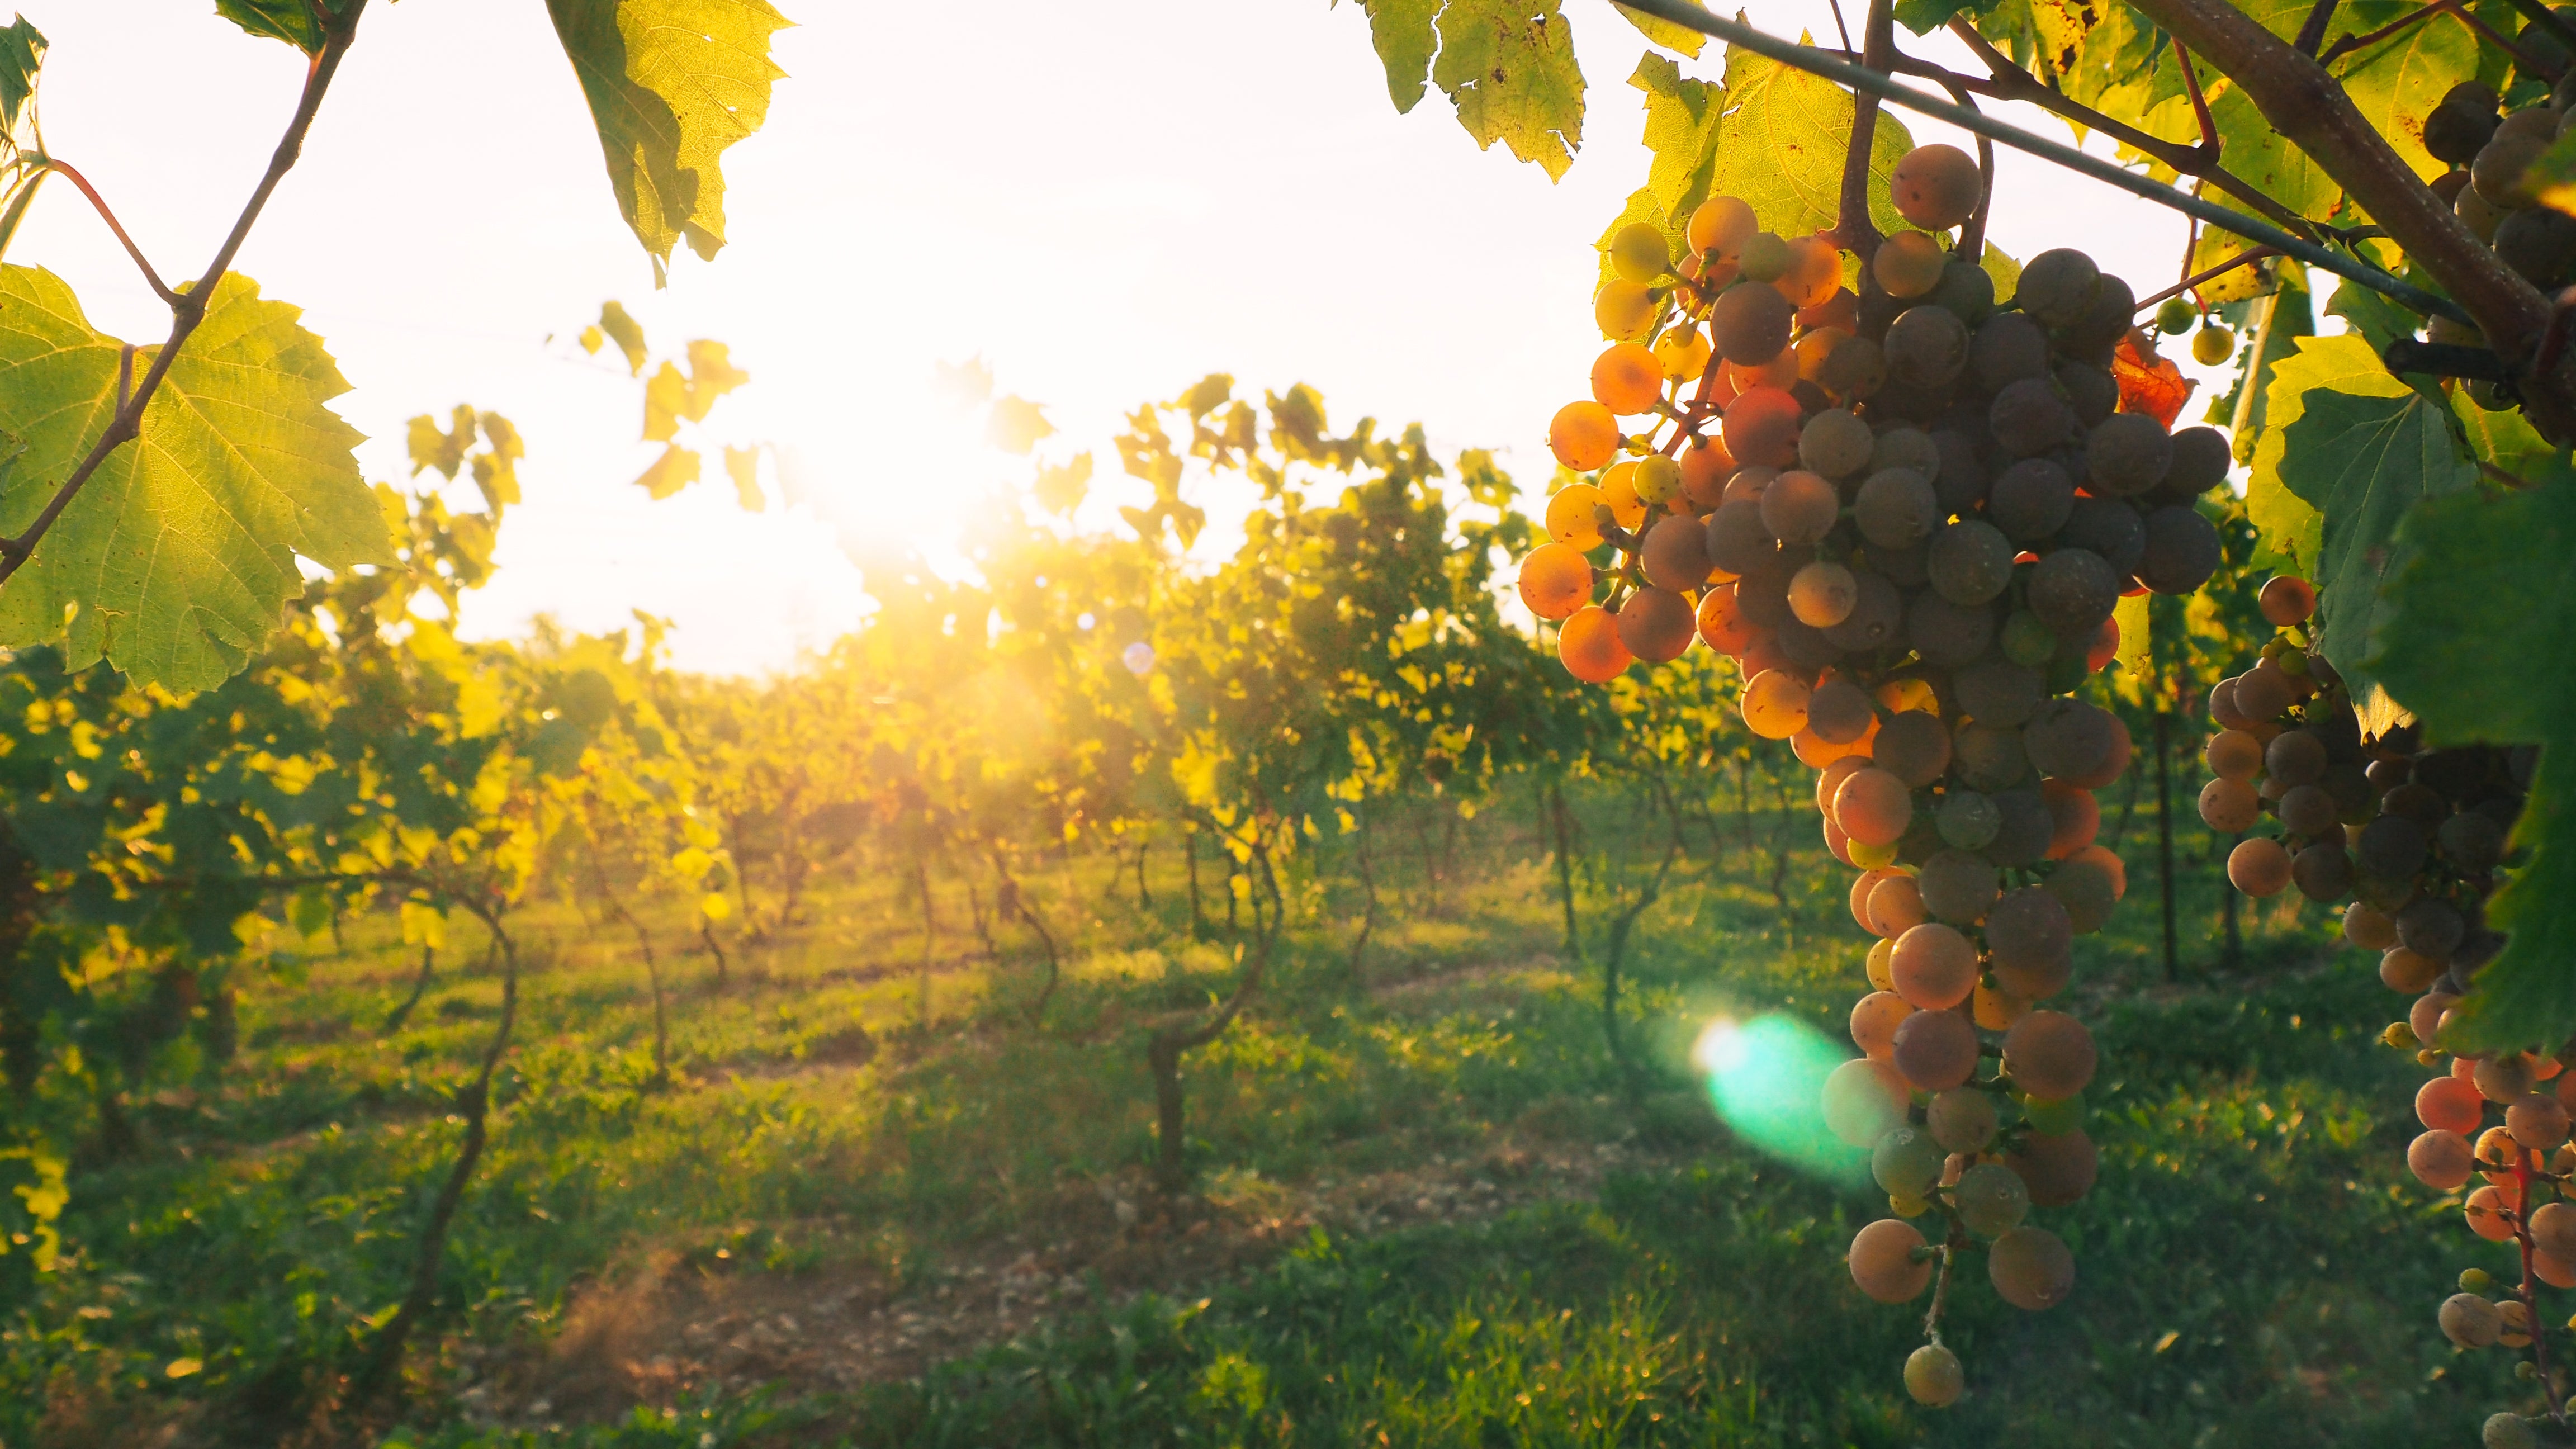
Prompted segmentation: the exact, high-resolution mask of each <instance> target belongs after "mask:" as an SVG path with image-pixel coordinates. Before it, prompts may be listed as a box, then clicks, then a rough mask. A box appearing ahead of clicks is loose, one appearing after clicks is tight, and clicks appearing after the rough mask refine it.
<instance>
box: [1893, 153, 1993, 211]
mask: <svg viewBox="0 0 2576 1449" xmlns="http://www.w3.org/2000/svg"><path fill="white" fill-rule="evenodd" d="M1984 188H1985V178H1984V174H1983V173H1982V172H1980V171H1979V170H1978V169H1977V163H1976V159H1975V158H1974V157H1972V156H1970V155H1969V154H1968V153H1967V152H1965V151H1962V150H1960V149H1959V148H1958V147H1956V146H1950V145H1944V144H1942V143H1940V142H1934V143H1933V144H1931V145H1929V146H1917V147H1915V148H1914V149H1913V150H1911V151H1908V152H1906V153H1905V155H1904V156H1903V157H1902V158H1900V159H1899V160H1898V161H1897V163H1896V169H1895V170H1893V171H1891V172H1889V173H1888V177H1887V191H1888V199H1889V200H1890V201H1891V202H1893V203H1894V204H1895V206H1896V214H1897V215H1899V216H1901V217H1904V218H1905V220H1906V222H1907V223H1908V224H1910V225H1913V226H1919V227H1921V228H1923V229H1924V230H1925V231H1948V230H1949V229H1950V228H1952V227H1954V226H1958V225H1959V224H1961V223H1963V222H1965V221H1966V220H1967V219H1968V218H1969V216H1970V215H1972V214H1973V213H1974V212H1975V211H1976V209H1977V197H1978V196H1979V194H1980V193H1981V192H1983V190H1984Z"/></svg>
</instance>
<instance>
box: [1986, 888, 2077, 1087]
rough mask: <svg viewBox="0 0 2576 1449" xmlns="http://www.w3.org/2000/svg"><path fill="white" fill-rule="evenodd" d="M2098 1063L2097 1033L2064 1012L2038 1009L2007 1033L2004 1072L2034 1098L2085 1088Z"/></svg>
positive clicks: (2014, 1083)
mask: <svg viewBox="0 0 2576 1449" xmlns="http://www.w3.org/2000/svg"><path fill="white" fill-rule="evenodd" d="M2015 894H2019V892H2016V893H2015ZM2095 1062H2096V1056H2095V1053H2094V1049H2093V1033H2091V1032H2089V1031H2086V1030H2085V1029H2084V1023H2082V1022H2080V1021H2077V1020H2076V1019H2075V1018H2074V1017H2071V1016H2068V1015H2067V1014H2066V1013H2064V1012H2062V1011H2034V1012H2032V1013H2031V1014H2030V1015H2028V1016H2026V1017H2023V1018H2022V1019H2021V1022H2020V1024H2019V1025H2016V1026H2015V1027H2014V1028H2013V1029H2012V1030H2011V1031H2009V1032H2007V1033H2005V1035H2004V1071H2005V1072H2006V1073H2008V1074H2010V1075H2011V1077H2012V1079H2013V1085H2015V1086H2017V1087H2020V1088H2021V1089H2022V1090H2023V1091H2025V1092H2028V1093H2030V1094H2031V1095H2032V1096H2034V1097H2047V1098H2057V1097H2072V1096H2074V1095H2075V1094H2076V1093H2078V1092H2080V1091H2083V1090H2084V1088H2085V1087H2086V1085H2087V1084H2089V1083H2091V1082H2092V1080H2093V1068H2094V1065H2095Z"/></svg>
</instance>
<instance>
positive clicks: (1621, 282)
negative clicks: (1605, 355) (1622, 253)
mask: <svg viewBox="0 0 2576 1449" xmlns="http://www.w3.org/2000/svg"><path fill="white" fill-rule="evenodd" d="M1662 310H1663V299H1662V298H1660V297H1657V296H1656V295H1655V294H1654V292H1652V291H1651V290H1649V289H1647V288H1645V287H1642V286H1640V285H1638V284H1637V283H1635V282H1631V281H1629V280H1627V279H1626V278H1624V277H1612V278H1611V279H1610V280H1609V281H1606V282H1604V283H1602V284H1601V290H1600V291H1598V292H1595V293H1594V294H1593V295H1592V320H1593V322H1594V323H1596V324H1598V325H1599V327H1600V328H1601V335H1602V336H1604V337H1607V338H1609V339H1610V340H1611V341H1613V342H1634V341H1636V340H1637V339H1639V338H1641V337H1643V336H1645V335H1646V334H1647V333H1648V332H1650V331H1652V330H1653V329H1654V325H1655V316H1656V314H1657V313H1659V312H1661V311H1662Z"/></svg>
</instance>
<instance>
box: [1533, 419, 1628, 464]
mask: <svg viewBox="0 0 2576 1449" xmlns="http://www.w3.org/2000/svg"><path fill="white" fill-rule="evenodd" d="M1547 446H1548V448H1549V450H1550V451H1552V452H1554V453H1555V454H1556V461H1558V462H1560V463H1563V464H1564V465H1565V466H1567V467H1568V468H1571V469H1573V470H1574V471H1575V472H1577V473H1589V472H1591V471H1592V470H1593V469H1595V468H1599V467H1603V466H1605V465H1607V464H1608V463H1609V461H1610V460H1611V459H1613V458H1615V457H1617V456H1619V420H1618V419H1617V418H1615V417H1612V416H1611V415H1610V410H1609V409H1608V408H1605V407H1603V406H1602V405H1601V404H1599V403H1597V402H1571V403H1567V404H1566V405H1565V406H1563V407H1561V408H1558V409H1557V410H1556V416H1555V417H1554V418H1553V419H1551V420H1550V421H1549V422H1548V425H1547Z"/></svg>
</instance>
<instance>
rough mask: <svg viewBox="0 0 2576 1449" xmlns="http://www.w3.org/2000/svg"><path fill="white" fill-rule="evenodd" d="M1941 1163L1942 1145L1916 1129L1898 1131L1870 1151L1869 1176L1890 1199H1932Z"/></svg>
mask: <svg viewBox="0 0 2576 1449" xmlns="http://www.w3.org/2000/svg"><path fill="white" fill-rule="evenodd" d="M1943 1161H1944V1155H1943V1153H1942V1151H1941V1145H1940V1144H1939V1143H1937V1142H1935V1141H1933V1140H1932V1135H1931V1134H1930V1133H1928V1132H1925V1131H1924V1130H1923V1129H1922V1128H1919V1127H1899V1128H1897V1129H1896V1130H1895V1131H1893V1132H1890V1133H1888V1134H1887V1135H1886V1136H1884V1137H1881V1138H1880V1139H1878V1145H1877V1146H1876V1147H1874V1148H1871V1149H1870V1154H1869V1175H1870V1176H1871V1177H1872V1178H1875V1179H1876V1180H1877V1182H1878V1185H1879V1186H1880V1187H1881V1188H1883V1189H1885V1190H1886V1192H1887V1193H1888V1195H1889V1196H1891V1197H1903V1198H1915V1199H1921V1198H1926V1197H1929V1196H1931V1194H1932V1188H1933V1185H1934V1184H1936V1183H1938V1182H1939V1181H1940V1180H1941V1166H1942V1163H1943ZM1907 1216H1912V1215H1911V1214H1907Z"/></svg>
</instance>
